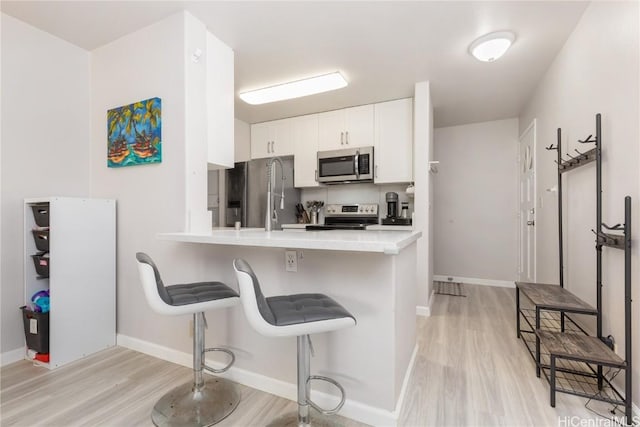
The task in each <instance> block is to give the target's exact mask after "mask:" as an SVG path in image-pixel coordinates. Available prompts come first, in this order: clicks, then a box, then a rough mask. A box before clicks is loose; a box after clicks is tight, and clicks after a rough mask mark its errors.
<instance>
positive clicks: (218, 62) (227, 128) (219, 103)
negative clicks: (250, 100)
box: [205, 31, 235, 169]
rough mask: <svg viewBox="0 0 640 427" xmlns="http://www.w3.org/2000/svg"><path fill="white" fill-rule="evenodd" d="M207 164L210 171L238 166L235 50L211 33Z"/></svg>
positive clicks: (208, 34) (208, 50) (208, 77)
mask: <svg viewBox="0 0 640 427" xmlns="http://www.w3.org/2000/svg"><path fill="white" fill-rule="evenodd" d="M206 49H207V50H206V68H205V69H206V85H207V90H206V94H207V99H206V102H207V104H206V107H207V108H206V110H207V143H208V149H207V162H208V164H209V168H210V169H211V168H215V167H223V168H232V167H233V163H234V101H235V99H234V92H233V91H234V80H233V50H231V48H230V47H229V46H227V45H225V44H224V43H222V42H221V41H220V40H218V39H217V38H216V37H215V36H214V35H213V34H211V33H209V32H208V31H207V41H206Z"/></svg>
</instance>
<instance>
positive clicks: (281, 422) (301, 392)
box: [267, 335, 345, 427]
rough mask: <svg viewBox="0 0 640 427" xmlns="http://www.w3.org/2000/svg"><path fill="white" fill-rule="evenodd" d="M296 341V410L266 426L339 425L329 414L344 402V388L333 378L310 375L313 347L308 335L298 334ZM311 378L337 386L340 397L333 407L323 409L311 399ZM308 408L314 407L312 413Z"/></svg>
mask: <svg viewBox="0 0 640 427" xmlns="http://www.w3.org/2000/svg"><path fill="white" fill-rule="evenodd" d="M296 339H297V342H298V368H297V370H298V411H297V412H296V413H287V414H284V415H282V416H280V417H278V418H276V419H275V420H273V421H271V422H270V423H269V424H268V425H267V427H295V426H297V427H310V426H313V427H335V426H341V425H342V424H341V422H340V420H339V419H336V418H335V417H332V416H331V415H333V414H335V413H337V412H338V411H339V410H340V408H342V405H344V402H345V393H344V389H343V388H342V386H341V385H340V384H338V383H337V382H336V381H335V380H332V379H331V378H327V377H321V376H318V375H310V371H311V360H310V359H311V358H310V356H311V354H312V353H313V347H312V345H311V340H310V339H309V335H299V336H298V337H297V338H296ZM311 380H322V381H327V382H329V383H331V384H333V385H334V386H336V387H337V388H338V390H339V391H340V393H341V395H342V398H341V399H340V403H339V404H338V406H336V407H335V408H333V409H329V410H326V409H323V408H321V407H320V406H318V405H317V404H315V403H314V402H313V401H312V400H311ZM310 408H313V409H315V411H314V412H313V414H312V413H311V411H310Z"/></svg>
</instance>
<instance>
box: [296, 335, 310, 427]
mask: <svg viewBox="0 0 640 427" xmlns="http://www.w3.org/2000/svg"><path fill="white" fill-rule="evenodd" d="M297 340H298V425H309V403H308V402H307V396H309V393H311V385H310V384H309V375H310V371H311V368H310V366H309V365H310V357H309V356H310V354H309V336H308V335H300V336H298V338H297Z"/></svg>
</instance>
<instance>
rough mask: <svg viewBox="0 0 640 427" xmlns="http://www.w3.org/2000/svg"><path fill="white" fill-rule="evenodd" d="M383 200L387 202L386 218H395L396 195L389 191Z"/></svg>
mask: <svg viewBox="0 0 640 427" xmlns="http://www.w3.org/2000/svg"><path fill="white" fill-rule="evenodd" d="M384 198H385V200H386V201H387V218H396V217H397V216H398V193H395V192H393V191H389V192H388V193H387V194H385V196H384Z"/></svg>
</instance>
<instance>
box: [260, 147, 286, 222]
mask: <svg viewBox="0 0 640 427" xmlns="http://www.w3.org/2000/svg"><path fill="white" fill-rule="evenodd" d="M276 162H277V163H279V164H280V171H282V192H281V194H280V210H283V209H284V180H285V179H286V178H285V176H284V166H283V165H282V160H280V158H279V157H272V158H270V159H269V161H268V162H267V209H266V212H265V219H264V229H265V231H271V228H272V226H273V223H274V222H278V212H277V211H276V205H275V203H274V201H273V196H272V195H271V186H272V184H271V180H272V178H275V173H274V170H273V167H274V166H273V165H274V163H276Z"/></svg>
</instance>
